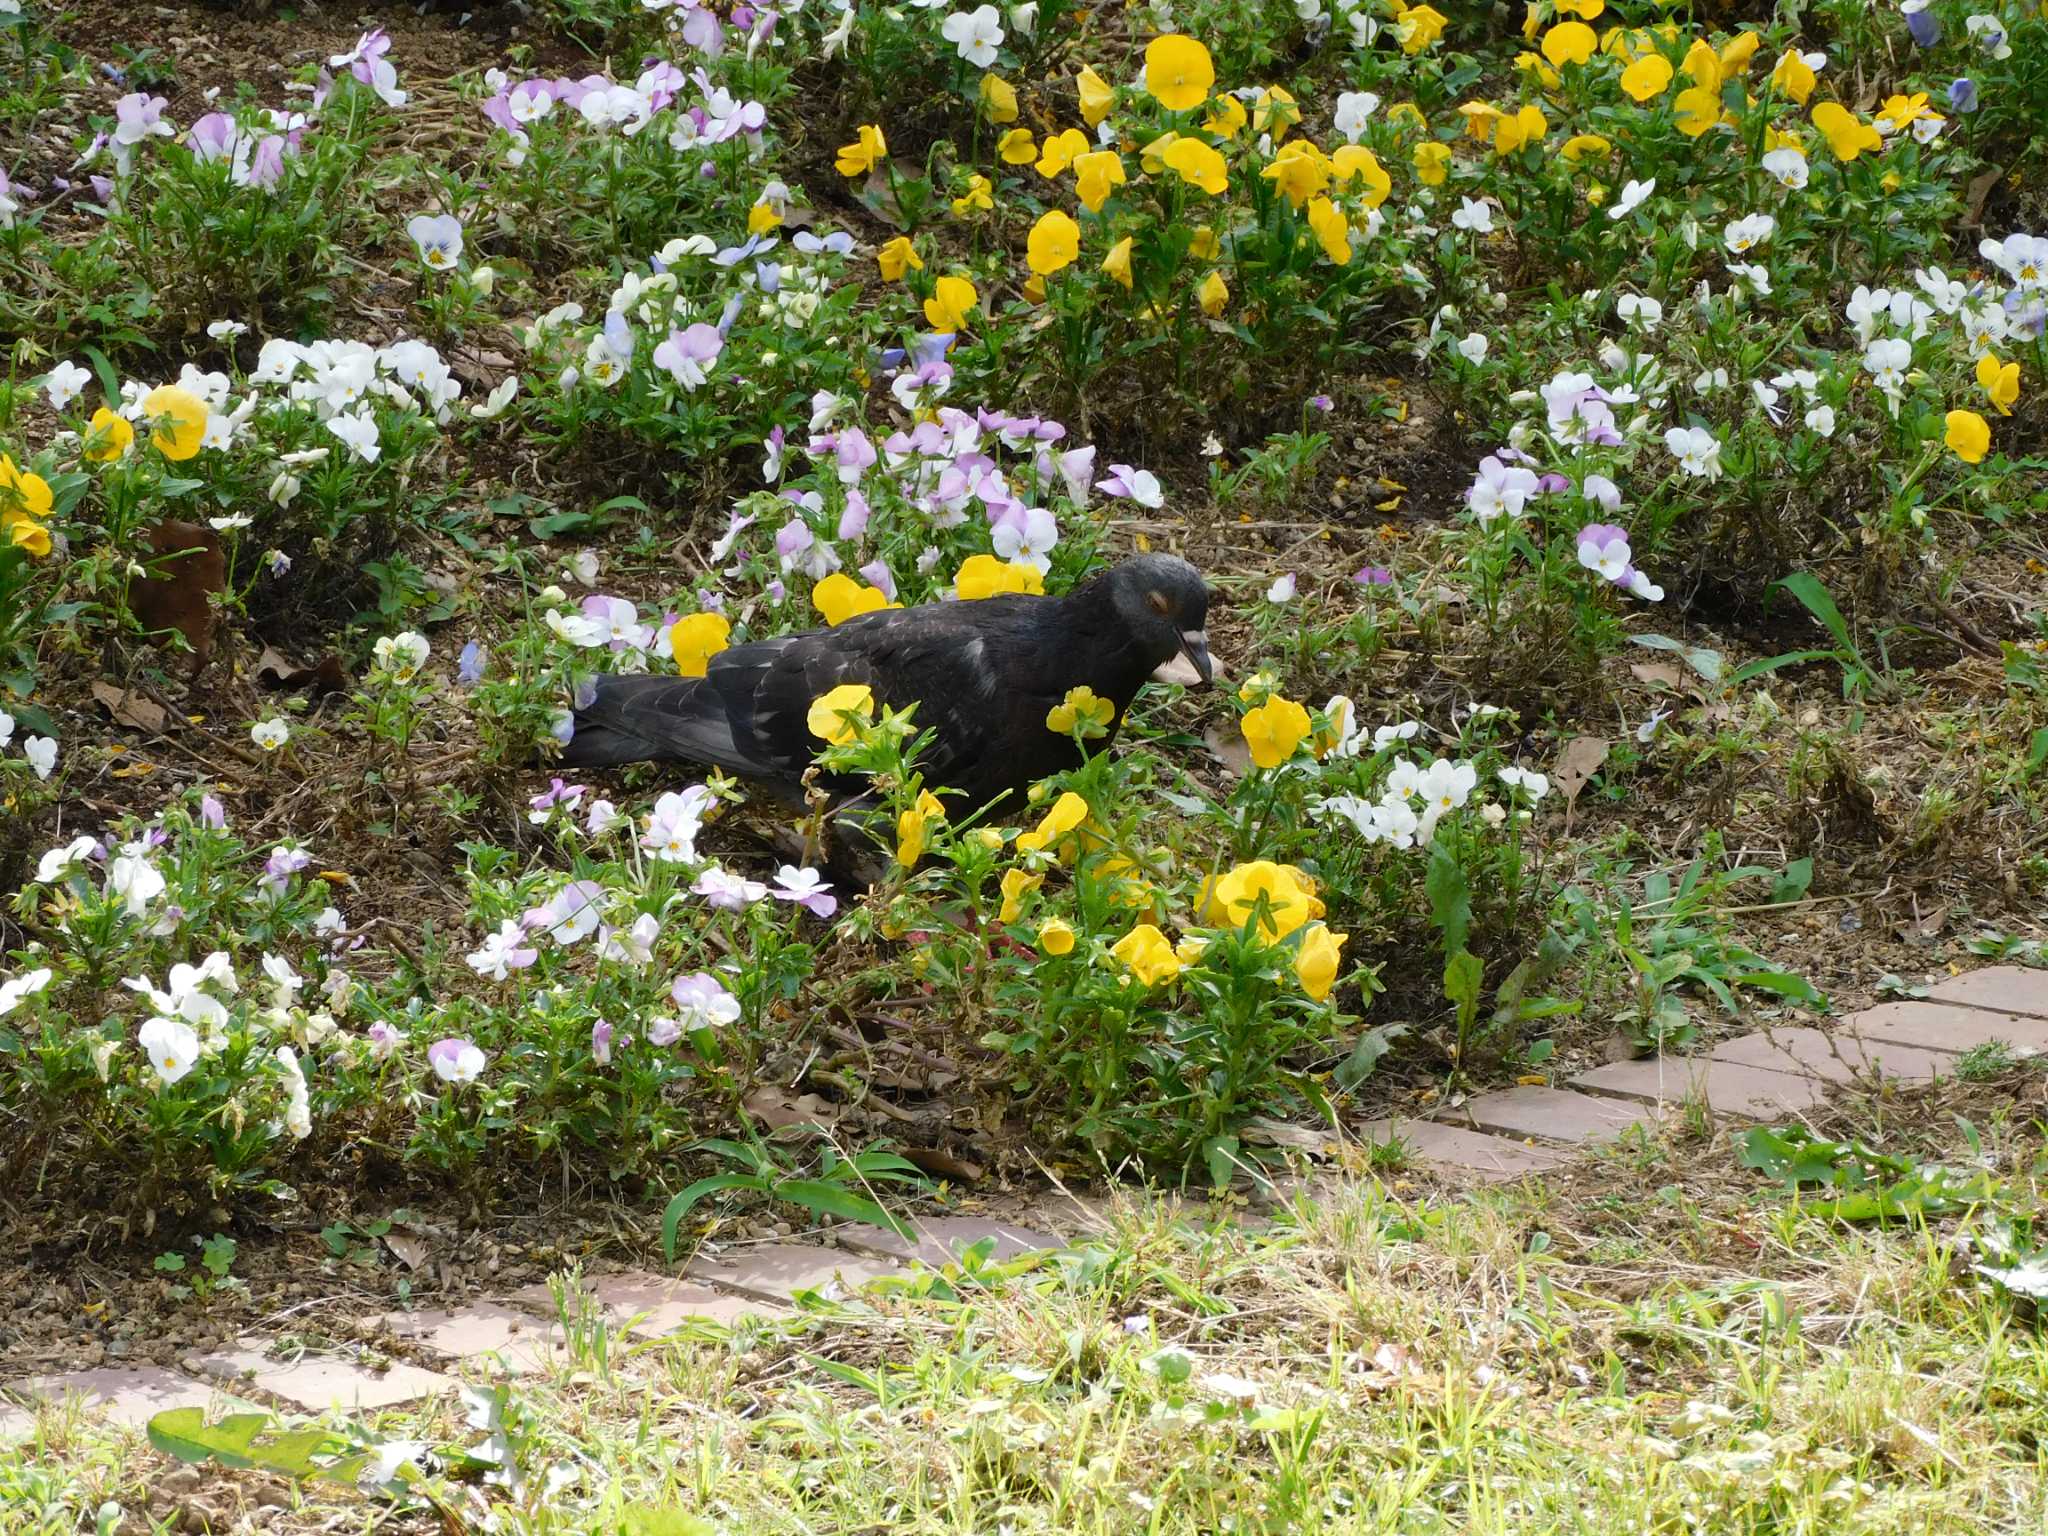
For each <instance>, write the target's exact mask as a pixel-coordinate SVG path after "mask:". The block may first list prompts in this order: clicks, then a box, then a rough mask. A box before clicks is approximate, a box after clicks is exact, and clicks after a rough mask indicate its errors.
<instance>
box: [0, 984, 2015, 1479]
mask: <svg viewBox="0 0 2048 1536" xmlns="http://www.w3.org/2000/svg"><path fill="white" fill-rule="evenodd" d="M1993 1040H1997V1041H2002V1042H2004V1043H2005V1044H2006V1045H2007V1046H2009V1047H2011V1048H2012V1049H2013V1051H2015V1052H2016V1053H2037V1052H2044V1051H2048V970H2028V969H2025V968H2023V967H2020V966H1995V967H1992V968H1991V969H1988V970H1981V971H1976V972H1973V973H1971V974H1970V975H1967V976H1959V977H1956V978H1954V979H1953V980H1950V981H1946V982H1943V983H1941V984H1940V985H1939V986H1936V987H1934V988H1933V989H1931V991H1930V994H1929V996H1928V997H1927V998H1925V999H1924V1000H1914V1001H1910V1002H1899V1003H1884V1004H1881V1005H1879V1006H1878V1007H1875V1008H1869V1009H1865V1010H1864V1011H1863V1012H1862V1013H1858V1014H1852V1015H1851V1016H1850V1017H1848V1018H1846V1019H1844V1020H1842V1021H1841V1022H1840V1023H1839V1024H1838V1025H1837V1026H1836V1027H1835V1029H1833V1030H1832V1031H1826V1032H1824V1031H1822V1030H1819V1029H1810V1028H1796V1029H1780V1030H1764V1031H1760V1032H1758V1033H1756V1034H1752V1035H1746V1036H1744V1037H1742V1038H1741V1039H1739V1040H1732V1041H1729V1042H1727V1043H1726V1044H1724V1045H1721V1046H1719V1047H1717V1048H1716V1049H1715V1050H1713V1051H1712V1052H1710V1053H1708V1054H1707V1055H1705V1056H1697V1057H1690V1058H1679V1057H1663V1058H1659V1059H1656V1060H1651V1061H1628V1062H1617V1063H1615V1064H1613V1065H1610V1066H1605V1067H1598V1068H1595V1069H1594V1070H1592V1071H1590V1072H1583V1073H1581V1074H1579V1075H1578V1076H1577V1077H1575V1078H1573V1079H1572V1080H1571V1086H1570V1087H1568V1088H1546V1087H1529V1086H1523V1087H1516V1088H1507V1089H1501V1090H1499V1091H1496V1092H1492V1093H1483V1094H1479V1095H1477V1096H1475V1097H1473V1098H1471V1099H1468V1100H1466V1101H1465V1102H1464V1103H1462V1104H1460V1105H1459V1106H1457V1108H1455V1109H1452V1110H1447V1111H1445V1112H1443V1113H1442V1114H1440V1115H1438V1116H1437V1117H1436V1118H1435V1119H1432V1120H1408V1119H1388V1120H1376V1121H1374V1122H1372V1123H1371V1124H1370V1125H1368V1126H1367V1127H1365V1133H1366V1135H1367V1136H1368V1137H1369V1138H1370V1139H1372V1140H1375V1141H1382V1142H1384V1141H1390V1140H1392V1139H1394V1138H1396V1137H1398V1138H1399V1139H1400V1140H1401V1141H1402V1142H1403V1144H1404V1145H1405V1146H1406V1147H1407V1148H1408V1150H1409V1152H1410V1154H1411V1156H1412V1157H1413V1159H1414V1160H1415V1161H1416V1162H1417V1163H1419V1164H1420V1165H1422V1166H1424V1167H1427V1168H1435V1169H1439V1170H1442V1171H1445V1172H1448V1173H1451V1174H1454V1175H1456V1176H1458V1177H1460V1178H1464V1179H1468V1180H1477V1181H1480V1182H1488V1181H1494V1180H1502V1179H1516V1178H1522V1177H1525V1176H1527V1175H1529V1174H1532V1173H1541V1172H1544V1171H1547V1170H1550V1169H1554V1168H1558V1167H1561V1166H1563V1165H1565V1164H1566V1163H1568V1162H1570V1161H1571V1158H1572V1155H1573V1153H1574V1150H1575V1149H1578V1148H1582V1147H1585V1146H1589V1145H1594V1144H1597V1143H1601V1142H1607V1141H1612V1140H1614V1139H1616V1138H1617V1137H1619V1136H1622V1135H1624V1134H1626V1133H1628V1132H1629V1131H1631V1130H1632V1129H1634V1128H1635V1127H1638V1126H1645V1127H1654V1126H1655V1125H1656V1124H1657V1123H1658V1122H1659V1121H1660V1120H1661V1119H1662V1118H1663V1117H1665V1116H1666V1115H1668V1114H1670V1113H1672V1112H1673V1111H1674V1110H1675V1109H1677V1108H1678V1107H1679V1106H1681V1105H1683V1104H1685V1103H1686V1102H1688V1101H1694V1102H1697V1103H1699V1104H1701V1105H1702V1106H1703V1107H1704V1108H1705V1109H1706V1110H1707V1111H1708V1112H1710V1113H1712V1114H1714V1115H1717V1116H1721V1117H1726V1118H1736V1119H1742V1120H1759V1119H1761V1120H1784V1119H1790V1118H1796V1117H1797V1116H1798V1115H1799V1114H1800V1113H1801V1112H1802V1111H1804V1110H1807V1109H1811V1108H1812V1107H1813V1106H1815V1105H1816V1104H1819V1103H1821V1102H1822V1101H1823V1100H1824V1098H1825V1097H1826V1094H1827V1092H1828V1090H1829V1089H1831V1088H1836V1087H1839V1086H1842V1085H1844V1084H1852V1083H1870V1084H1876V1083H1878V1082H1879V1081H1881V1080H1883V1079H1891V1080H1895V1081H1899V1082H1905V1083H1927V1082H1931V1081H1933V1080H1934V1079H1935V1078H1937V1077H1941V1076H1944V1075H1946V1074H1947V1073H1949V1072H1951V1071H1953V1070H1954V1067H1955V1063H1956V1060H1957V1058H1958V1057H1959V1056H1961V1054H1962V1053H1963V1052H1965V1051H1967V1050H1970V1049H1971V1048H1973V1047H1975V1046H1979V1045H1983V1044H1985V1043H1987V1042H1989V1041H1993ZM913 1225H915V1227H916V1229H917V1230H916V1234H915V1236H914V1237H912V1238H902V1237H899V1236H897V1235H896V1234H895V1233H893V1232H886V1231H883V1230H881V1229H879V1228H873V1227H845V1228H841V1229H840V1230H839V1232H838V1233H837V1234H836V1236H837V1238H838V1240H839V1241H840V1242H841V1243H842V1244H843V1245H844V1246H843V1247H837V1248H829V1247H825V1246H822V1245H820V1244H813V1243H799V1242H783V1243H765V1244H756V1245H751V1246H738V1247H733V1248H729V1249H726V1250H724V1251H722V1252H719V1253H716V1254H709V1253H707V1254H699V1255H698V1256H697V1257H696V1258H694V1259H692V1260H691V1261H690V1263H689V1264H688V1265H687V1266H685V1268H684V1270H683V1273H682V1274H681V1275H680V1276H666V1275H657V1274H651V1273H647V1272H644V1271H633V1270H629V1271H623V1272H619V1273H613V1274H605V1275H597V1276H592V1277H589V1278H588V1279H587V1280H586V1281H585V1287H586V1294H585V1297H584V1299H583V1300H582V1302H581V1303H580V1304H579V1305H578V1308H577V1310H578V1311H579V1312H580V1313H581V1315H582V1317H584V1318H590V1319H601V1320H602V1321H604V1322H605V1323H606V1324H608V1325H609V1326H610V1327H611V1328H613V1329H614V1330H617V1331H619V1332H622V1333H626V1334H629V1335H630V1336H631V1337H632V1338H633V1339H635V1340H638V1341H648V1340H654V1339H660V1338H663V1337H666V1336H668V1335H670V1334H672V1333H675V1332H678V1331H680V1330H684V1329H688V1328H690V1327H692V1326H694V1325H698V1324H703V1323H712V1324H721V1325H723V1324H732V1323H735V1322H738V1321H740V1320H741V1319H743V1318H746V1317H761V1318H767V1319H774V1318H777V1317H786V1316H788V1315H789V1311H790V1303H791V1302H792V1301H793V1299H794V1298H795V1295H796V1293H797V1292H798V1291H815V1292H818V1293H820V1294H822V1295H824V1296H827V1297H836V1296H842V1295H846V1294H850V1293H851V1292H852V1291H854V1290H857V1289H858V1288H859V1287H860V1286H862V1285H864V1284H865V1283H866V1282H868V1281H869V1280H873V1279H875V1278H878V1277H880V1276H884V1275H901V1274H905V1273H908V1272H909V1270H908V1266H909V1265H910V1264H911V1262H912V1261H913V1260H915V1261H921V1262H923V1263H926V1264H932V1265H940V1264H944V1263H946V1262H947V1261H949V1260H950V1259H951V1258H953V1257H954V1256H955V1255H956V1254H957V1253H958V1252H959V1251H960V1249H962V1248H963V1247H965V1246H967V1245H968V1244H970V1243H974V1242H978V1241H980V1240H981V1239H982V1238H984V1237H992V1238H994V1240H995V1245H994V1257H995V1258H996V1259H998V1260H1003V1259H1008V1258H1013V1257H1015V1256H1017V1255H1019V1254H1023V1253H1029V1252H1032V1251H1034V1250H1039V1249H1046V1248H1057V1247H1060V1246H1062V1240H1061V1239H1060V1238H1058V1237H1055V1236H1052V1235H1049V1234H1047V1233H1044V1232H1036V1231H1032V1230H1030V1229H1028V1228H1023V1227H1015V1226H1007V1225H1004V1224H1002V1223H999V1222H993V1221H982V1220H977V1219H974V1218H971V1217H938V1218H932V1219H928V1220H925V1221H922V1222H916V1223H913ZM370 1323H371V1326H370V1332H371V1334H372V1336H373V1337H381V1336H383V1335H385V1334H388V1335H389V1336H390V1338H391V1339H393V1340H397V1341H402V1342H403V1343H404V1345H405V1346H406V1347H407V1351H408V1353H410V1354H411V1355H414V1356H416V1357H418V1358H417V1360H414V1359H400V1358H393V1357H391V1356H388V1355H386V1354H384V1353H382V1352H381V1351H379V1350H378V1349H377V1348H375V1347H374V1346H372V1345H367V1344H366V1345H363V1346H360V1347H358V1348H355V1349H352V1350H350V1351H349V1352H346V1353H336V1354H321V1355H312V1354H300V1355H292V1354H288V1353H282V1352H276V1351H275V1346H274V1344H273V1343H272V1342H271V1341H265V1340H263V1339H258V1338H249V1339H243V1340H241V1341H239V1342H238V1344H237V1345H236V1347H235V1348H233V1349H228V1350H222V1351H219V1352H217V1353H215V1354H211V1355H205V1356H196V1357H194V1358H191V1359H188V1360H186V1361H184V1362H182V1367H183V1368H182V1369H180V1370H175V1371H173V1370H165V1369H160V1368H158V1367H154V1366H151V1367H144V1368H141V1369H137V1370H116V1369H102V1370H92V1371H77V1372H73V1373H71V1374H70V1375H66V1376H51V1377H44V1378H40V1379H35V1380H29V1381H20V1382H9V1383H0V1439H10V1438H19V1437H20V1436H23V1435H26V1434H28V1433H30V1432H31V1431H32V1430H33V1429H34V1427H35V1415H34V1413H33V1412H31V1411H30V1408H29V1406H28V1405H31V1404H34V1403H36V1402H38V1401H53V1402H62V1401H66V1400H71V1401H75V1402H76V1403H78V1405H79V1406H80V1407H81V1408H82V1409H83V1410H84V1411H86V1412H90V1413H94V1414H98V1415H101V1416H103V1417H105V1418H106V1419H108V1420H110V1421H112V1422H114V1423H117V1424H124V1425H130V1426H135V1427H140V1426H141V1425H143V1424H145V1423H147V1422H148V1420H149V1418H150V1417H151V1416H152V1415H153V1414H156V1413H158V1412H160V1411H162V1410H163V1409H166V1408H176V1407H184V1406H187V1405H199V1406H202V1407H203V1406H209V1405H217V1404H218V1402H219V1401H220V1400H221V1399H240V1400H242V1401H245V1402H251V1403H256V1404H259V1405H268V1406H272V1407H276V1408H279V1409H282V1410H284V1411H286V1412H297V1413H324V1412H326V1411H328V1410H330V1409H334V1408H341V1409H361V1410H374V1409H378V1408H389V1407H396V1406H399V1405H401V1404H405V1403H411V1402H417V1401H419V1400H420V1399H422V1398H427V1397H431V1396H434V1395H436V1394H438V1393H443V1392H450V1391H453V1390H454V1388H455V1385H456V1376H457V1373H459V1372H461V1371H465V1370H466V1371H469V1372H471V1373H476V1372H488V1373H494V1374H496V1373H509V1374H526V1373H531V1372H542V1371H551V1370H555V1369H558V1368H560V1367H562V1366H563V1365H565V1364H566V1363H568V1362H569V1361H570V1360H571V1359H572V1358H573V1356H572V1353H571V1351H570V1350H569V1348H568V1346H567V1343H566V1341H565V1340H564V1338H563V1329H562V1324H561V1320H560V1316H559V1308H558V1307H557V1304H556V1300H555V1295H554V1292H553V1290H552V1289H551V1288H550V1287H548V1286H545V1285H540V1286H529V1287H527V1288H526V1289H525V1290H522V1291H516V1292H514V1293H513V1294H512V1295H510V1296H505V1297H501V1298H499V1299H497V1300H495V1301H479V1302H476V1303H473V1304H471V1305H469V1306H465V1307H458V1308H452V1309H441V1308H435V1309H426V1310H421V1311H414V1312H390V1313H386V1314H384V1315H383V1316H381V1317H377V1318H373V1319H371V1320H370ZM421 1362H424V1363H421Z"/></svg>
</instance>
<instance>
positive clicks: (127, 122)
mask: <svg viewBox="0 0 2048 1536" xmlns="http://www.w3.org/2000/svg"><path fill="white" fill-rule="evenodd" d="M169 105H170V103H169V102H168V101H166V100H164V98H163V97H161V96H149V95H145V94H144V93H143V92H141V91H134V92H131V93H130V94H128V95H126V96H123V97H122V98H121V99H120V100H119V101H117V102H115V103H114V133H113V140H112V142H113V144H114V145H115V147H116V149H117V150H125V149H132V148H134V147H135V146H136V145H137V144H140V143H141V142H142V141H143V140H144V139H151V138H160V139H167V138H169V137H170V136H171V135H172V134H174V133H176V132H177V131H178V130H177V127H176V126H175V125H174V124H173V123H172V122H171V121H170V120H169V119H168V118H166V117H165V116H164V109H165V108H166V107H168V106H169Z"/></svg>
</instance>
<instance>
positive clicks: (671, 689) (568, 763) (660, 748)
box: [561, 675, 737, 768]
mask: <svg viewBox="0 0 2048 1536" xmlns="http://www.w3.org/2000/svg"><path fill="white" fill-rule="evenodd" d="M736 756H737V754H736V753H735V752H734V749H733V739H732V726H731V724H730V723H729V722H728V721H727V719H726V716H725V709H724V706H723V705H722V704H721V703H720V701H719V699H718V697H717V695H716V694H715V693H713V692H712V691H711V690H710V689H709V688H707V687H706V686H705V684H704V680H703V679H702V678H698V677H644V676H623V675H611V676H605V677H600V678H598V679H597V682H596V685H595V690H594V691H593V692H592V693H591V694H590V695H589V696H588V697H587V698H584V699H579V700H578V701H577V706H576V733H575V735H574V736H572V737H571V738H570V739H569V744H568V746H567V748H566V749H565V750H564V751H563V753H562V757H561V763H562V766H563V767H565V768H617V767H619V766H621V765H623V764H625V763H646V762H657V761H661V760H664V759H670V758H682V759H685V760H687V761H690V762H696V763H706V764H712V765H716V766H719V767H726V768H734V767H736V766H737V764H736V763H735V762H734V759H735V757H736Z"/></svg>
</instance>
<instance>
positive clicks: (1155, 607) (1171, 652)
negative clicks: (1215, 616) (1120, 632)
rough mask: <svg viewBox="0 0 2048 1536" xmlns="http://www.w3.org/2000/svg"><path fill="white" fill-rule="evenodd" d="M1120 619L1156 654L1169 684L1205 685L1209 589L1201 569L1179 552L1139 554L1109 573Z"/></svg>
mask: <svg viewBox="0 0 2048 1536" xmlns="http://www.w3.org/2000/svg"><path fill="white" fill-rule="evenodd" d="M1109 584H1110V592H1111V594H1112V596H1113V597H1114V599H1115V602H1116V612H1117V617H1118V618H1119V619H1121V620H1122V621H1123V623H1124V625H1125V627H1126V628H1128V629H1129V630H1130V632H1131V633H1132V634H1133V635H1134V636H1136V637H1137V640H1138V642H1139V644H1141V645H1142V646H1144V647H1145V649H1146V650H1147V651H1148V652H1149V653H1150V654H1151V655H1152V657H1153V658H1154V660H1155V662H1156V664H1157V667H1158V670H1157V671H1155V672H1154V673H1153V674H1152V675H1153V677H1154V678H1156V679H1158V680H1159V681H1160V682H1166V683H1206V682H1208V681H1210V679H1211V678H1212V677H1214V676H1215V672H1216V664H1215V662H1213V661H1212V660H1210V658H1209V633H1208V622H1209V589H1208V588H1207V587H1206V586H1204V585H1203V584H1202V573H1201V572H1200V571H1198V570H1196V569H1195V568H1194V567H1193V566H1192V565H1189V564H1188V563H1187V561H1185V560H1183V559H1181V558H1180V557H1179V556H1178V555H1138V556H1135V557H1134V558H1132V559H1129V560H1126V561H1124V563H1123V564H1121V565H1119V566H1117V567H1116V569H1114V570H1113V571H1111V572H1110V573H1109Z"/></svg>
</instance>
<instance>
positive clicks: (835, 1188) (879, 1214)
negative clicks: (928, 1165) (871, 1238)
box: [775, 1179, 911, 1238]
mask: <svg viewBox="0 0 2048 1536" xmlns="http://www.w3.org/2000/svg"><path fill="white" fill-rule="evenodd" d="M775 1198H776V1199H778V1200H787V1201H789V1202H790V1204H792V1205H800V1206H802V1207H803V1208H804V1209H805V1210H807V1211H810V1212H811V1213H812V1214H813V1215H820V1216H837V1217H838V1218H839V1219H840V1220H841V1221H864V1222H866V1223H867V1224H868V1225H869V1226H874V1227H887V1228H888V1229H889V1230H890V1231H891V1232H894V1233H895V1234H896V1235H897V1236H898V1237H906V1238H907V1237H909V1236H910V1235H911V1231H910V1228H909V1227H907V1226H906V1225H904V1223H903V1221H902V1219H901V1218H900V1217H897V1216H894V1215H891V1214H890V1213H889V1212H888V1211H885V1210H884V1209H882V1207H881V1206H879V1205H877V1204H876V1203H875V1202H874V1201H872V1200H870V1199H869V1198H868V1197H867V1196H866V1195H858V1194H855V1193H854V1192H853V1191H852V1190H850V1189H848V1188H847V1187H846V1186H845V1185H844V1184H827V1183H825V1182H824V1181H823V1180H821V1179H781V1180H778V1181H777V1182H776V1185H775Z"/></svg>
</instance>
